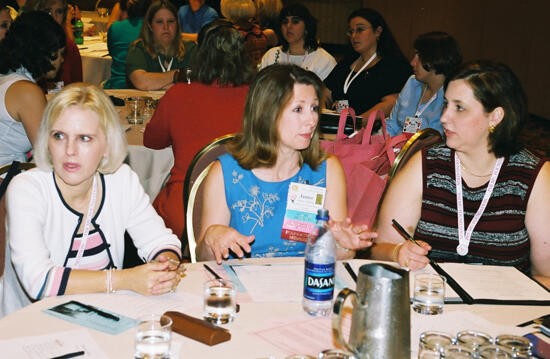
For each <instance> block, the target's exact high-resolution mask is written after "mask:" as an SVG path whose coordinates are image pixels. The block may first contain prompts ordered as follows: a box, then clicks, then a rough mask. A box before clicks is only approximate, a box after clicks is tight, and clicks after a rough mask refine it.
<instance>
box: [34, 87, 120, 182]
mask: <svg viewBox="0 0 550 359" xmlns="http://www.w3.org/2000/svg"><path fill="white" fill-rule="evenodd" d="M70 106H79V107H81V108H82V109H85V110H90V111H93V112H95V113H96V114H97V117H98V118H99V125H100V126H101V129H102V130H103V132H104V133H105V137H106V140H107V151H106V156H105V157H104V158H103V159H102V160H101V162H100V164H99V167H98V169H97V170H98V171H99V172H101V173H113V172H115V171H116V170H117V169H118V168H119V167H120V166H121V165H122V162H123V161H124V159H125V158H126V154H127V153H128V148H127V145H126V136H125V134H124V132H123V131H122V127H121V125H120V119H119V116H118V112H117V110H116V109H115V107H114V106H113V103H112V102H111V99H109V97H107V95H106V94H105V93H104V92H103V91H102V90H100V89H99V88H98V87H96V86H95V85H92V84H86V83H73V84H71V85H69V86H67V87H65V88H64V89H63V90H61V91H60V92H59V93H58V94H57V95H56V96H55V97H54V98H53V99H51V100H50V101H48V105H47V106H46V109H45V110H44V115H43V116H42V122H40V128H39V129H38V135H37V139H36V144H35V146H34V151H33V152H34V157H35V159H36V164H37V166H38V167H40V168H41V169H43V170H46V171H51V170H52V169H53V164H52V158H51V155H50V151H49V149H48V138H49V136H50V131H51V129H52V126H53V125H54V124H55V122H56V121H57V120H58V119H59V118H60V117H61V115H62V114H63V111H64V110H65V109H66V108H68V107H70Z"/></svg>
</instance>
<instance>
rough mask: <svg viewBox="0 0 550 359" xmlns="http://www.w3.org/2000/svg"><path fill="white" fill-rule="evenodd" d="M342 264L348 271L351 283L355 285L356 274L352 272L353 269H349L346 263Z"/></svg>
mask: <svg viewBox="0 0 550 359" xmlns="http://www.w3.org/2000/svg"><path fill="white" fill-rule="evenodd" d="M342 264H343V265H344V268H346V270H347V271H348V273H349V275H350V277H351V279H353V281H354V282H355V283H357V274H355V272H354V271H353V269H352V268H351V266H350V265H349V263H348V262H342Z"/></svg>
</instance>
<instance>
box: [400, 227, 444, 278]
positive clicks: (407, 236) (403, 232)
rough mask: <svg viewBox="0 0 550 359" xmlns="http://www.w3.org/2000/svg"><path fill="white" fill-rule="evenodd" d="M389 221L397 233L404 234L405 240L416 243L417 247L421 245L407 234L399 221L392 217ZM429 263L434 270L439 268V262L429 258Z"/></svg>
mask: <svg viewBox="0 0 550 359" xmlns="http://www.w3.org/2000/svg"><path fill="white" fill-rule="evenodd" d="M391 221H392V223H393V224H394V225H395V228H397V231H399V233H401V234H402V235H404V236H405V238H406V239H407V240H409V241H411V242H413V243H414V244H416V245H417V246H419V247H422V246H421V245H420V243H418V242H417V241H416V240H415V239H414V238H413V237H412V236H411V235H410V234H409V232H407V231H406V230H405V228H403V227H402V226H401V225H400V224H399V222H397V221H396V220H395V219H392V220H391ZM430 264H431V265H432V267H433V268H434V269H435V270H436V271H437V269H438V268H440V267H439V264H437V263H436V262H434V261H433V260H431V259H430Z"/></svg>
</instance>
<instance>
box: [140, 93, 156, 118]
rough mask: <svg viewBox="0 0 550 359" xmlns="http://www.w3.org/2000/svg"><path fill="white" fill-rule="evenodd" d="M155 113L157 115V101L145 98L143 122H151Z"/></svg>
mask: <svg viewBox="0 0 550 359" xmlns="http://www.w3.org/2000/svg"><path fill="white" fill-rule="evenodd" d="M153 113H155V100H153V98H152V97H145V99H144V105H143V114H142V117H143V121H144V122H147V121H149V120H150V119H151V117H153Z"/></svg>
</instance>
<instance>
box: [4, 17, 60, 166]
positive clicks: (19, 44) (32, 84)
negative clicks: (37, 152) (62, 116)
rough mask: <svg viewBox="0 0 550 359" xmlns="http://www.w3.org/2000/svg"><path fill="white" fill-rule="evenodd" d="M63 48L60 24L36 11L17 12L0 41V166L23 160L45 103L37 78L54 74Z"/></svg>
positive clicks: (52, 76) (30, 144)
mask: <svg viewBox="0 0 550 359" xmlns="http://www.w3.org/2000/svg"><path fill="white" fill-rule="evenodd" d="M64 51H65V33H64V32H63V28H61V26H59V24H57V23H56V22H55V21H54V20H53V18H52V17H51V16H50V15H48V14H46V13H43V12H37V11H32V12H29V13H26V14H22V15H20V16H18V17H17V19H16V20H15V21H14V23H13V24H12V25H11V27H10V31H8V33H7V34H6V37H5V38H4V39H3V40H2V41H1V42H0V54H2V56H0V166H3V165H6V164H9V163H11V162H12V161H19V162H25V161H26V159H27V158H26V153H27V152H29V151H30V150H31V148H32V144H33V143H34V140H35V137H36V132H37V131H38V126H39V124H40V119H41V117H42V112H44V107H45V106H46V98H45V97H44V92H43V91H42V89H41V88H40V87H39V86H38V85H37V84H36V81H37V80H39V79H41V78H46V79H53V78H55V76H56V74H57V72H58V71H59V68H60V67H61V64H62V63H63V53H64Z"/></svg>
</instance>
